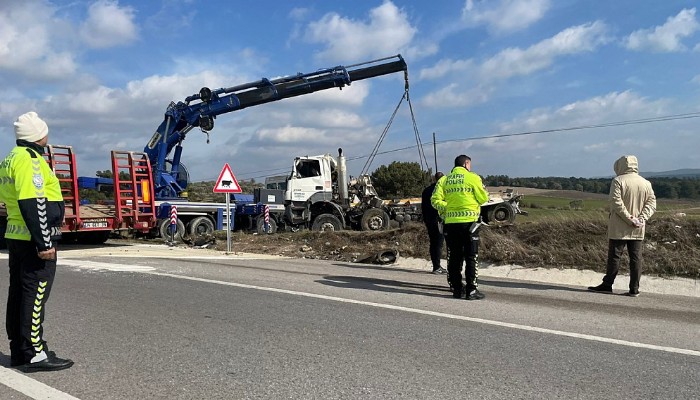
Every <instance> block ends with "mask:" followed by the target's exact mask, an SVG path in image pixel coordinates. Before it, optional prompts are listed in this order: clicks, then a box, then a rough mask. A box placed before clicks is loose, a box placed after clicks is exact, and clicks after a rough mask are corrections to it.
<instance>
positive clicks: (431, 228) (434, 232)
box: [425, 220, 444, 271]
mask: <svg viewBox="0 0 700 400" xmlns="http://www.w3.org/2000/svg"><path fill="white" fill-rule="evenodd" d="M425 229H426V230H427V231H428V239H429V240H430V261H432V263H433V271H435V270H436V269H438V268H440V257H441V256H442V242H443V240H444V236H443V235H442V233H440V229H439V228H438V221H437V220H435V221H425Z"/></svg>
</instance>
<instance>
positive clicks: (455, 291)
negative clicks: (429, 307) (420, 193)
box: [430, 155, 489, 300]
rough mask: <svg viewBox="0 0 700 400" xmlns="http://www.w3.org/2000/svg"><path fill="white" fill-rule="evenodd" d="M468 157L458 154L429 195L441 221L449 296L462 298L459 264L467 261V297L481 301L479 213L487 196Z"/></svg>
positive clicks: (460, 268)
mask: <svg viewBox="0 0 700 400" xmlns="http://www.w3.org/2000/svg"><path fill="white" fill-rule="evenodd" d="M470 169H471V158H469V157H468V156H465V155H460V156H457V158H455V167H454V168H453V169H452V171H451V172H450V174H449V175H447V176H445V177H442V178H440V180H439V181H438V182H437V184H436V185H435V190H434V191H433V195H432V197H431V198H430V202H431V204H432V205H433V207H434V208H435V209H436V210H438V213H439V214H440V216H441V217H442V219H443V221H444V228H443V233H444V235H445V242H446V243H447V281H448V282H449V283H450V287H452V296H453V297H455V298H457V299H459V298H461V297H462V293H463V291H464V290H463V289H464V288H463V287H462V286H463V285H462V265H463V264H464V262H465V261H466V268H465V271H464V272H465V275H466V278H467V287H466V291H465V293H466V299H467V300H481V299H483V298H484V295H483V294H482V293H481V292H479V290H478V283H477V278H478V276H479V231H478V227H479V222H478V221H479V214H480V212H481V205H482V204H484V203H486V202H487V201H488V199H489V195H488V193H487V192H486V190H485V189H484V185H483V183H482V182H481V177H479V175H477V174H475V173H473V172H470Z"/></svg>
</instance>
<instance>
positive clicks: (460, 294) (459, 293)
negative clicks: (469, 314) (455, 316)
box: [452, 288, 464, 299]
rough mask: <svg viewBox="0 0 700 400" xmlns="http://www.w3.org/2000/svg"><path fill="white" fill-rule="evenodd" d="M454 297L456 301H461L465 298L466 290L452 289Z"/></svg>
mask: <svg viewBox="0 0 700 400" xmlns="http://www.w3.org/2000/svg"><path fill="white" fill-rule="evenodd" d="M452 297H454V298H455V299H461V298H462V297H464V289H462V288H459V289H457V290H455V289H454V288H452Z"/></svg>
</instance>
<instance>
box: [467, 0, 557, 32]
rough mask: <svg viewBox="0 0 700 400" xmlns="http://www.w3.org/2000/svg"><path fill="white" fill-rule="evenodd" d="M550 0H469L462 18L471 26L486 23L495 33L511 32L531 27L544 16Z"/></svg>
mask: <svg viewBox="0 0 700 400" xmlns="http://www.w3.org/2000/svg"><path fill="white" fill-rule="evenodd" d="M549 7H550V0H499V1H494V0H488V1H486V0H482V1H479V0H477V1H474V0H467V2H466V3H465V5H464V8H463V9H462V19H463V20H464V22H466V23H467V25H469V26H479V25H486V26H487V27H488V29H489V31H491V32H494V33H510V32H515V31H519V30H522V29H525V28H527V27H529V26H530V25H532V24H534V23H535V22H537V21H539V20H540V19H542V17H544V15H545V14H546V13H547V11H548V10H549Z"/></svg>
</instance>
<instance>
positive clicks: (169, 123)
mask: <svg viewBox="0 0 700 400" xmlns="http://www.w3.org/2000/svg"><path fill="white" fill-rule="evenodd" d="M407 69H408V67H407V65H406V62H405V61H404V59H403V57H401V55H396V56H392V57H387V58H382V59H379V60H373V61H369V62H365V63H361V64H355V65H352V66H348V67H343V66H337V67H333V68H327V69H321V70H318V71H314V72H311V73H307V74H301V73H299V74H296V75H290V76H285V77H281V78H277V79H272V80H270V79H266V78H263V79H261V80H259V81H256V82H250V83H246V84H242V85H238V86H232V87H229V88H221V89H216V90H211V89H209V88H206V87H204V88H202V89H201V90H200V91H199V93H196V94H193V95H191V96H189V97H187V98H186V99H185V101H184V102H178V103H170V105H169V106H168V108H167V110H166V111H165V118H164V120H163V122H162V123H161V124H160V126H159V127H158V129H157V130H156V132H155V133H154V135H153V137H152V138H151V140H150V141H149V142H148V144H147V145H146V147H145V148H144V152H145V153H146V154H148V157H149V158H150V161H151V165H152V166H153V170H154V174H153V175H154V181H155V182H154V184H155V190H156V196H157V197H160V198H172V197H178V196H179V194H180V193H181V192H182V191H184V190H185V187H186V185H187V183H186V182H184V181H183V180H182V179H179V178H178V177H179V174H180V172H181V171H180V170H179V168H180V156H181V152H182V141H183V140H184V139H185V136H186V135H187V133H188V132H189V131H190V130H192V129H193V128H195V127H199V128H200V129H201V130H203V131H205V132H208V131H210V130H212V129H213V128H214V119H215V118H216V116H218V115H221V114H225V113H228V112H232V111H237V110H241V109H244V108H247V107H252V106H257V105H260V104H265V103H270V102H273V101H278V100H282V99H287V98H291V97H296V96H301V95H305V94H309V93H313V92H318V91H320V90H325V89H331V88H336V87H337V88H339V89H342V88H343V87H344V86H346V85H350V84H351V83H352V82H355V81H359V80H363V79H368V78H374V77H378V76H382V75H387V74H391V73H394V72H400V71H404V72H406V71H407ZM406 81H407V78H406ZM173 148H175V153H174V155H173V159H172V161H170V162H171V169H170V170H169V171H168V169H167V167H166V165H165V164H166V158H167V157H168V155H169V154H170V152H171V151H172V150H173Z"/></svg>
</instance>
